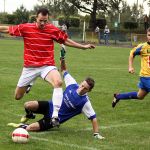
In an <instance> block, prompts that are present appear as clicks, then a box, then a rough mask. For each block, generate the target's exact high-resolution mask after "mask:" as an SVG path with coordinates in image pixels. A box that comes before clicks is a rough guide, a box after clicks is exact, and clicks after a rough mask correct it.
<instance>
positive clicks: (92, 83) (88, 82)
mask: <svg viewBox="0 0 150 150" xmlns="http://www.w3.org/2000/svg"><path fill="white" fill-rule="evenodd" d="M85 81H86V82H87V84H88V85H89V86H90V89H89V90H90V91H91V90H92V89H93V88H94V85H95V81H94V79H93V78H91V77H87V78H86V79H85Z"/></svg>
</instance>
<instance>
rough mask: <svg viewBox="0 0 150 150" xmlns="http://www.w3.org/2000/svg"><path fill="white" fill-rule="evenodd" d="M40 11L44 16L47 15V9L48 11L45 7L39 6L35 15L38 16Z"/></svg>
mask: <svg viewBox="0 0 150 150" xmlns="http://www.w3.org/2000/svg"><path fill="white" fill-rule="evenodd" d="M40 13H41V14H42V15H43V16H46V15H48V16H49V11H48V9H47V8H40V9H39V10H38V11H37V13H36V16H38V15H39V14H40Z"/></svg>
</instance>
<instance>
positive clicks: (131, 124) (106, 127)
mask: <svg viewBox="0 0 150 150" xmlns="http://www.w3.org/2000/svg"><path fill="white" fill-rule="evenodd" d="M142 124H150V122H149V121H146V122H135V123H123V124H115V125H110V126H100V127H99V128H100V129H111V128H119V127H127V126H136V125H142ZM84 130H87V131H88V130H92V128H90V127H89V128H85V129H84Z"/></svg>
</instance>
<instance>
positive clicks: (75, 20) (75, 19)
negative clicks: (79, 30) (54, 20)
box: [58, 17, 80, 27]
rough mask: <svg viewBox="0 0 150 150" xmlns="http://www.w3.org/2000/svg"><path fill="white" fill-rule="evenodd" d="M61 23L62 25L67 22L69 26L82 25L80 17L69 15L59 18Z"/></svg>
mask: <svg viewBox="0 0 150 150" xmlns="http://www.w3.org/2000/svg"><path fill="white" fill-rule="evenodd" d="M58 21H59V25H60V26H62V25H63V24H66V25H67V26H69V27H79V26H80V19H79V18H78V17H69V18H68V19H66V18H65V17H59V18H58Z"/></svg>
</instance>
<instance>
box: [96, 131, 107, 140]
mask: <svg viewBox="0 0 150 150" xmlns="http://www.w3.org/2000/svg"><path fill="white" fill-rule="evenodd" d="M93 136H94V138H95V139H99V140H103V139H105V138H104V137H103V136H101V135H100V134H99V133H94V134H93Z"/></svg>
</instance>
